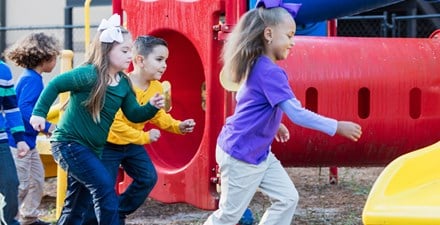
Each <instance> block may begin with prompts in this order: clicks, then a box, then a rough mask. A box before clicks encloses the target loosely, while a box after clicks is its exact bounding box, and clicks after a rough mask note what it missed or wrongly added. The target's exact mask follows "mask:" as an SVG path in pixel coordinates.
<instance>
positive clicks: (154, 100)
mask: <svg viewBox="0 0 440 225" xmlns="http://www.w3.org/2000/svg"><path fill="white" fill-rule="evenodd" d="M150 104H151V105H152V106H154V107H156V108H158V109H161V108H163V107H164V106H165V98H164V97H163V95H160V94H159V93H156V94H155V95H154V96H153V97H151V98H150Z"/></svg>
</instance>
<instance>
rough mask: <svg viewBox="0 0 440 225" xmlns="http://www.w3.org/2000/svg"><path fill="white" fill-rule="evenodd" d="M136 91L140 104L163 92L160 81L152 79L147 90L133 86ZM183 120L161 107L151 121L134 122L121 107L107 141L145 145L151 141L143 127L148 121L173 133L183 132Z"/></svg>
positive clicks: (119, 143)
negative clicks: (181, 130) (181, 128)
mask: <svg viewBox="0 0 440 225" xmlns="http://www.w3.org/2000/svg"><path fill="white" fill-rule="evenodd" d="M133 90H134V91H135V93H136V99H137V101H138V102H139V104H140V105H145V104H147V103H148V101H149V100H150V98H151V97H153V96H154V94H156V93H160V94H163V89H162V85H161V83H160V82H159V81H151V83H150V86H149V87H148V88H147V90H141V89H139V88H136V87H133ZM181 122H182V121H180V120H176V119H174V118H173V117H172V116H171V115H170V114H168V113H166V112H165V110H163V109H160V110H159V111H158V112H157V113H156V115H155V116H154V117H153V118H152V119H150V120H149V121H145V122H142V123H133V122H131V121H129V120H128V119H127V118H126V117H125V115H124V113H123V112H122V111H121V110H120V109H119V111H118V112H117V113H116V116H115V120H114V122H113V124H112V126H111V128H110V132H109V135H108V138H107V142H110V143H113V144H118V145H125V144H138V145H144V144H149V143H150V136H149V134H148V133H147V132H145V131H144V130H143V129H144V127H145V124H146V123H152V124H154V125H156V126H157V127H158V128H159V129H161V130H165V131H168V132H171V133H176V134H182V133H181V132H180V129H179V124H180V123H181Z"/></svg>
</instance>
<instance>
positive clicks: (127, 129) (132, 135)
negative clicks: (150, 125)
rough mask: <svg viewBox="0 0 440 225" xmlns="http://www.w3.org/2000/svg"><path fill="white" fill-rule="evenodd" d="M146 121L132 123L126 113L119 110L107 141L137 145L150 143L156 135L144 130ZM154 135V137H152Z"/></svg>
mask: <svg viewBox="0 0 440 225" xmlns="http://www.w3.org/2000/svg"><path fill="white" fill-rule="evenodd" d="M144 124H145V123H143V122H142V123H136V124H132V123H130V122H129V121H128V119H127V118H126V117H125V115H124V114H123V113H122V112H121V111H118V112H117V113H116V116H115V119H114V121H113V124H112V126H111V128H110V133H109V136H108V139H107V141H109V142H111V143H115V144H118V143H131V144H136V145H145V144H150V143H151V142H153V141H154V140H153V139H152V138H154V137H156V135H151V133H150V132H146V131H144V130H143V128H144V126H145V125H144ZM152 136H154V137H152Z"/></svg>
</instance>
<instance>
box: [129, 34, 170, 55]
mask: <svg viewBox="0 0 440 225" xmlns="http://www.w3.org/2000/svg"><path fill="white" fill-rule="evenodd" d="M158 45H162V46H165V47H168V44H167V42H166V41H165V40H164V39H162V38H158V37H154V36H149V35H141V36H138V37H137V38H136V40H135V41H134V44H133V51H134V54H135V55H142V56H147V55H149V54H150V53H151V52H152V51H153V48H154V47H156V46H158Z"/></svg>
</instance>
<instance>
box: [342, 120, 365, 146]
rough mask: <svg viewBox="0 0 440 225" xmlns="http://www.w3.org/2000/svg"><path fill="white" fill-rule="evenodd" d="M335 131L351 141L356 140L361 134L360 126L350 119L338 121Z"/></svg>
mask: <svg viewBox="0 0 440 225" xmlns="http://www.w3.org/2000/svg"><path fill="white" fill-rule="evenodd" d="M336 133H337V134H339V135H341V136H344V137H346V138H348V139H350V140H352V141H358V140H359V138H360V137H361V135H362V128H361V126H360V125H359V124H357V123H353V122H350V121H338V128H337V129H336Z"/></svg>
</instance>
